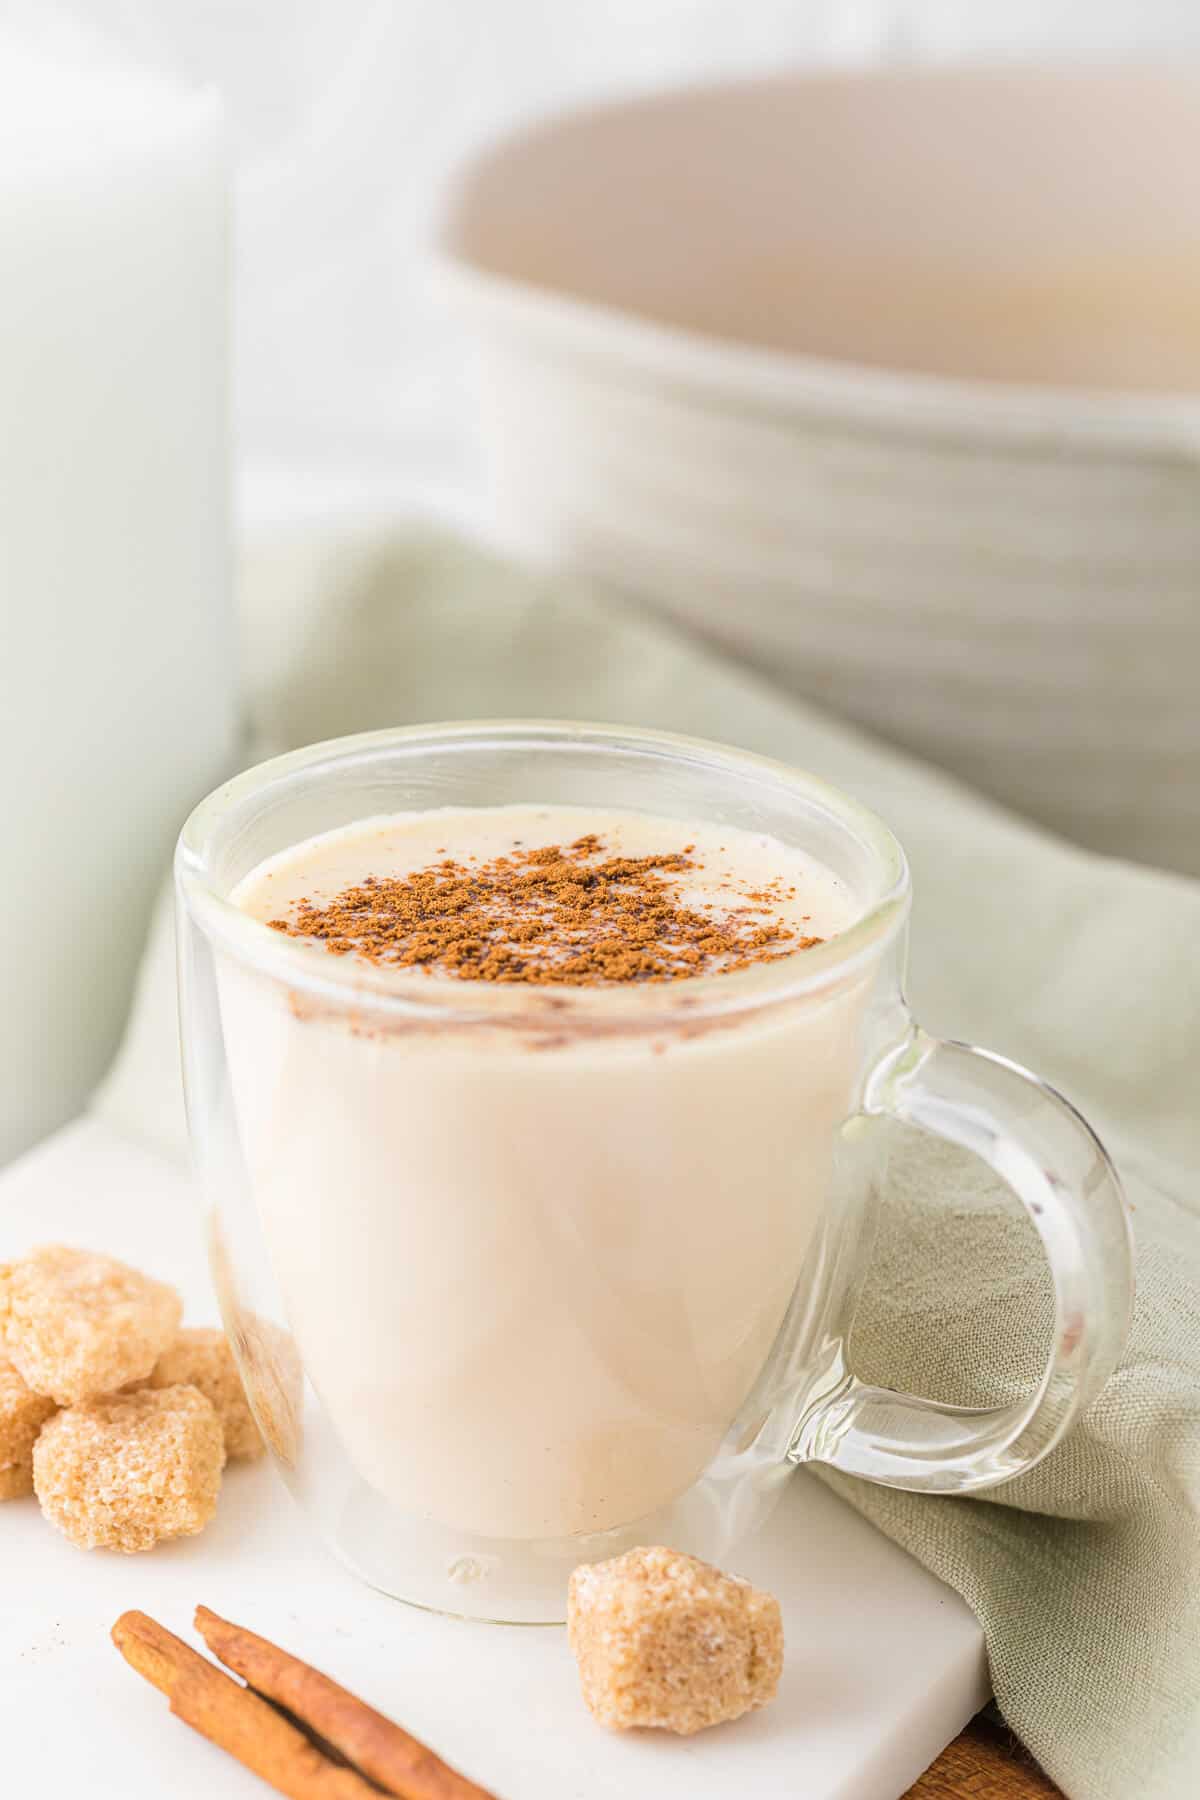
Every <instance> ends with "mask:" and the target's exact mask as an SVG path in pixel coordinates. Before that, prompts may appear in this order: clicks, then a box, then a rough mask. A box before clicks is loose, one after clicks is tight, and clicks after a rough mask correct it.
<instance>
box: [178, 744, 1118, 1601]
mask: <svg viewBox="0 0 1200 1800" xmlns="http://www.w3.org/2000/svg"><path fill="white" fill-rule="evenodd" d="M539 834H540V835H539ZM572 834H574V835H576V836H578V837H579V838H581V839H582V838H585V837H587V836H588V834H594V835H596V836H597V837H598V838H600V839H602V840H604V841H608V842H611V843H612V844H614V845H617V846H620V847H621V848H622V849H623V850H625V851H626V852H628V853H629V854H638V855H642V854H652V853H653V852H654V851H655V849H656V848H657V849H658V850H661V851H664V852H666V851H676V850H678V849H679V848H680V847H681V845H682V844H686V845H687V848H688V851H689V870H690V872H689V875H688V878H687V879H688V883H689V888H688V894H687V898H688V900H689V902H690V903H691V904H693V905H695V906H699V907H709V908H712V909H719V908H720V907H723V906H724V907H728V906H729V904H730V902H729V895H730V893H731V892H735V891H736V893H735V897H736V895H740V894H742V893H754V894H756V895H761V896H762V904H763V905H764V906H774V905H776V904H777V907H778V910H779V916H780V918H781V919H783V920H784V921H785V922H786V921H789V920H790V921H791V922H792V923H794V924H796V925H797V927H798V928H802V931H803V934H804V936H805V938H806V939H807V938H809V937H811V938H816V939H818V940H820V941H817V942H815V943H810V944H809V947H807V948H804V949H803V950H800V949H797V950H796V951H795V953H792V954H785V955H780V956H773V957H770V958H767V959H763V960H759V961H750V962H749V963H748V964H747V965H746V966H743V967H733V968H720V969H717V970H716V971H715V972H706V973H702V974H700V975H698V976H692V977H688V978H684V979H667V980H661V981H642V980H633V979H631V980H627V981H614V982H609V983H602V984H600V985H592V986H582V985H581V986H574V985H570V984H566V985H563V984H547V985H538V984H526V983H524V982H521V981H515V982H496V981H485V980H480V979H467V980H461V979H451V978H448V976H447V975H446V974H445V973H439V971H438V970H436V969H434V970H433V971H432V972H430V970H428V969H425V968H421V967H415V968H414V967H397V966H395V964H394V963H388V962H387V961H386V960H385V961H383V962H373V961H369V960H365V959H364V958H362V957H361V956H359V955H357V954H354V953H351V954H345V955H337V956H335V955H331V954H329V952H328V950H327V949H326V948H325V947H324V945H322V944H320V943H314V942H311V941H306V940H300V939H297V938H296V937H294V936H291V935H288V934H286V933H283V932H281V931H279V930H273V929H271V928H270V925H271V918H272V913H273V911H275V910H276V909H282V908H283V907H284V905H285V899H286V896H287V895H289V894H290V895H291V896H292V897H293V898H294V899H295V900H296V901H299V900H300V899H304V898H308V899H316V900H317V901H318V902H319V900H320V898H321V896H323V895H332V894H335V893H337V892H340V891H341V889H342V888H343V887H345V886H349V885H353V884H355V883H357V882H361V881H363V880H365V879H366V878H367V877H368V876H371V875H376V876H377V875H379V874H380V872H381V870H380V859H381V858H384V857H388V858H391V859H393V860H392V864H391V865H389V866H391V867H396V868H399V867H404V868H408V869H419V868H427V867H430V866H432V865H433V864H435V863H436V861H437V860H438V858H439V857H440V856H442V855H444V854H446V853H447V849H448V847H449V852H450V853H451V854H452V855H454V856H457V857H460V858H469V857H470V856H472V855H474V856H476V857H477V858H487V857H491V856H493V855H495V854H496V853H497V851H500V852H504V850H505V848H506V846H512V845H518V846H522V845H523V846H529V845H531V844H532V845H533V846H535V847H536V845H537V844H538V843H539V842H542V841H550V840H553V841H555V842H559V841H569V840H570V838H571V836H572ZM396 859H399V860H398V861H397V860H396ZM385 872H386V871H385ZM177 875H178V888H179V912H180V981H181V998H182V1016H183V1030H184V1039H185V1063H186V1078H187V1089H188V1111H189V1120H190V1126H191V1133H192V1138H193V1143H194V1146H195V1151H196V1156H197V1159H198V1164H199V1170H200V1176H201V1183H202V1193H203V1198H204V1205H205V1209H206V1223H207V1229H208V1233H209V1244H210V1252H211V1258H212V1267H213V1274H214V1279H215V1282H216V1286H217V1290H218V1294H219V1298H220V1302H221V1306H222V1310H223V1315H224V1319H225V1324H226V1328H227V1330H228V1332H229V1335H230V1338H231V1341H232V1343H233V1345H234V1348H235V1351H236V1353H237V1356H238V1360H239V1364H240V1367H241V1370H242V1375H243V1378H244V1380H245V1382H246V1386H247V1391H248V1393H249V1395H250V1400H251V1403H252V1405H253V1407H254V1410H255V1414H256V1416H257V1418H258V1420H259V1424H260V1426H261V1427H262V1430H263V1433H264V1436H265V1437H266V1439H267V1442H268V1444H269V1446H270V1448H271V1450H272V1453H273V1455H274V1457H275V1460H276V1462H277V1464H278V1466H279V1467H280V1469H281V1471H282V1473H283V1475H284V1477H285V1479H286V1481H287V1482H288V1485H289V1486H290V1487H291V1488H292V1490H293V1492H294V1493H295V1495H296V1497H297V1498H298V1499H299V1500H300V1502H301V1503H302V1505H303V1506H305V1507H306V1508H307V1509H308V1510H309V1511H310V1512H311V1514H312V1515H313V1516H314V1518H315V1520H316V1521H317V1524H318V1526H319V1528H320V1530H321V1531H322V1533H323V1535H324V1536H325V1538H326V1539H327V1540H328V1542H329V1543H330V1545H331V1546H332V1547H333V1549H334V1550H335V1551H336V1552H337V1554H338V1555H339V1556H340V1557H341V1558H342V1559H343V1560H344V1561H345V1562H346V1563H347V1564H348V1565H350V1566H351V1567H352V1568H353V1569H354V1570H356V1571H357V1572H358V1573H359V1574H360V1575H362V1576H363V1577H364V1578H365V1579H366V1580H367V1581H369V1582H371V1583H372V1584H373V1585H375V1586H377V1587H379V1588H382V1589H384V1590H385V1591H387V1592H389V1593H392V1594H395V1595H397V1596H399V1597H402V1598H404V1599H407V1600H411V1601H414V1602H417V1603H419V1604H421V1605H425V1606H433V1607H438V1608H441V1609H443V1610H446V1611H450V1612H456V1613H462V1614H467V1615H471V1616H475V1617H483V1618H492V1619H508V1620H526V1621H536V1620H554V1619H559V1618H561V1617H562V1616H563V1611H564V1605H565V1596H566V1581H567V1576H568V1574H569V1572H570V1571H571V1570H572V1569H573V1568H574V1567H576V1566H577V1565H578V1564H579V1563H582V1562H586V1561H588V1560H596V1559H599V1558H602V1557H607V1556H611V1555H614V1554H617V1553H619V1552H620V1551H621V1550H623V1549H626V1548H629V1547H630V1546H632V1545H634V1544H638V1543H656V1542H662V1543H669V1544H671V1545H673V1546H676V1547H678V1548H680V1549H684V1550H689V1551H692V1552H694V1553H695V1554H698V1555H700V1556H703V1557H705V1558H707V1559H709V1560H711V1561H714V1562H718V1563H720V1562H722V1561H724V1560H726V1558H727V1556H728V1552H729V1550H730V1548H731V1546H732V1544H733V1542H734V1540H735V1539H736V1538H737V1537H738V1536H740V1535H742V1534H744V1533H745V1532H746V1531H747V1530H748V1529H750V1528H752V1527H753V1526H754V1525H755V1524H756V1523H758V1522H759V1521H760V1520H761V1519H762V1518H763V1517H764V1516H765V1513H766V1511H767V1509H768V1508H769V1506H770V1505H771V1504H772V1502H773V1499H774V1498H775V1496H776V1495H777V1494H778V1492H779V1489H780V1486H781V1484H782V1481H783V1480H784V1479H785V1478H786V1476H787V1475H788V1473H789V1472H790V1471H791V1470H792V1469H793V1468H794V1467H795V1466H797V1465H798V1464H800V1463H803V1462H806V1461H811V1460H820V1461H825V1462H828V1463H831V1464H833V1465H834V1466H836V1467H837V1468H839V1469H843V1470H846V1471H848V1472H850V1473H853V1474H856V1475H859V1476H864V1477H866V1478H868V1479H872V1480H876V1481H882V1482H886V1483H890V1484H892V1485H895V1486H900V1487H906V1488H912V1489H921V1490H927V1491H933V1492H939V1493H947V1494H955V1493H965V1492H969V1491H972V1490H976V1489H979V1488H984V1487H987V1486H989V1485H991V1484H993V1483H996V1482H999V1481H1002V1480H1005V1479H1008V1478H1009V1477H1011V1476H1013V1475H1015V1474H1017V1473H1019V1472H1020V1471H1021V1470H1023V1469H1025V1468H1028V1467H1029V1466H1030V1465H1031V1464H1032V1463H1033V1462H1035V1461H1037V1460H1038V1459H1039V1458H1040V1457H1042V1456H1044V1455H1045V1454H1046V1452H1047V1451H1048V1450H1050V1449H1051V1448H1052V1447H1053V1445H1054V1444H1055V1443H1057V1442H1058V1440H1059V1439H1060V1438H1061V1436H1062V1434H1063V1433H1064V1431H1065V1430H1066V1429H1067V1427H1068V1425H1069V1424H1070V1422H1071V1421H1072V1419H1073V1418H1074V1417H1075V1416H1076V1414H1077V1413H1078V1412H1079V1410H1080V1409H1081V1407H1083V1406H1084V1405H1085V1404H1086V1403H1087V1401H1088V1400H1089V1398H1090V1397H1091V1396H1092V1395H1093V1394H1094V1393H1095V1392H1097V1391H1098V1388H1099V1386H1100V1385H1101V1384H1102V1383H1103V1381H1104V1380H1105V1379H1106V1377H1107V1375H1108V1373H1109V1371H1110V1370H1111V1368H1112V1366H1113V1364H1114V1362H1115V1360H1116V1358H1117V1356H1118V1354H1119V1352H1120V1349H1121V1346H1122V1344H1123V1342H1124V1337H1125V1333H1126V1328H1127V1321H1128V1315H1129V1308H1130V1303H1131V1293H1132V1261H1131V1255H1130V1247H1129V1238H1128V1228H1127V1222H1126V1211H1125V1205H1124V1201H1123V1198H1122V1194H1121V1190H1120V1186H1119V1183H1118V1180H1117V1177H1116V1174H1115V1172H1114V1170H1113V1168H1112V1166H1111V1164H1110V1162H1109V1160H1108V1157H1107V1155H1106V1154H1105V1151H1104V1149H1103V1148H1102V1146H1101V1145H1100V1143H1099V1142H1098V1140H1097V1138H1096V1137H1095V1135H1094V1133H1093V1132H1092V1131H1091V1130H1090V1128H1089V1127H1088V1125H1087V1124H1086V1123H1085V1122H1084V1121H1083V1120H1082V1119H1081V1118H1080V1117H1079V1115H1078V1114H1077V1113H1076V1112H1075V1111H1074V1110H1073V1108H1071V1107H1070V1106H1069V1105H1068V1103H1067V1102H1066V1101H1064V1100H1063V1099H1061V1098H1060V1097H1059V1096H1058V1095H1057V1094H1056V1093H1054V1092H1053V1091H1052V1090H1051V1089H1050V1088H1048V1087H1047V1086H1046V1085H1045V1084H1043V1083H1042V1082H1040V1081H1039V1080H1038V1079H1037V1078H1036V1077H1035V1076H1033V1075H1030V1074H1028V1073H1027V1072H1026V1071H1024V1070H1021V1069H1018V1068H1016V1067H1015V1066H1013V1065H1012V1064H1010V1063H1007V1062H1004V1061H1003V1060H1001V1059H999V1058H996V1057H993V1056H990V1055H988V1054H987V1053H986V1052H983V1051H979V1050H976V1049H973V1048H971V1047H969V1046H967V1045H965V1044H961V1043H955V1042H939V1041H937V1040H935V1039H932V1038H931V1037H929V1036H928V1035H926V1034H925V1033H924V1032H923V1031H922V1030H921V1029H920V1027H919V1026H917V1025H916V1024H915V1022H914V1021H913V1019H912V1016H911V1014H910V1013H909V1011H908V1009H907V1006H906V1004H905V1001H904V996H903V988H902V980H903V972H904V952H905V940H906V929H907V920H908V912H909V880H908V871H907V867H906V864H905V860H904V856H903V853H902V851H901V849H900V847H899V845H898V844H897V842H896V840H895V839H894V838H893V837H892V835H891V833H890V832H889V831H888V830H887V828H886V826H884V825H883V824H882V823H881V822H880V821H879V820H878V819H876V818H875V817H873V816H872V815H871V814H870V813H869V812H867V811H866V810H865V809H864V808H863V807H861V806H859V805H858V804H857V803H856V802H855V801H853V800H851V799H849V798H847V797H846V796H844V795H842V794H839V793H837V792H836V791H834V790H833V789H832V788H830V787H828V786H827V785H826V784H825V783H823V782H822V781H820V780H818V779H816V778H815V777H814V776H811V775H806V774H802V773H800V772H799V771H797V770H794V769H791V768H787V767H784V766H783V765H781V764H777V763H773V762H769V761H766V760H764V759H763V758H761V757H757V756H751V755H748V754H745V753H743V752H740V751H735V750H730V749H724V748H721V747H719V746H717V745H713V744H707V743H701V742H695V741H692V740H688V739H684V738H677V737H672V736H668V735H665V734H662V733H656V732H650V731H629V730H625V729H622V728H617V727H604V726H579V725H567V724H546V723H531V722H512V723H479V724H466V725H447V726H420V727H416V728H413V729H409V730H399V731H389V732H382V733H374V734H371V735H368V736H363V737H357V738H347V739H343V740H340V741H338V742H335V743H329V744H322V745H317V746H315V747H313V748H311V749H307V750H302V751H299V752H296V753H294V754H292V755H289V756H285V757H281V758H278V759H276V760H275V761H273V762H269V763H266V764H264V765H262V766H261V767H260V768H257V769H254V770H251V771H250V772H249V773H248V774H245V775H242V776H240V777H239V778H238V779H237V780H235V781H233V782H231V783H229V784H228V785H226V786H225V787H223V788H221V789H220V790H218V791H217V792H216V793H215V794H213V795H212V796H211V797H210V798H209V799H208V800H206V801H205V802H204V803H203V804H202V805H201V806H200V807H199V808H198V809H197V811H196V812H195V813H194V814H193V815H192V817H191V819H190V820H189V822H188V824H187V826H186V827H185V830H184V832H183V835H182V838H181V840H180V845H179V851H178V856H177ZM272 884H274V885H272ZM769 895H775V896H777V897H779V896H782V898H778V899H777V901H776V900H769V899H768V896H769ZM789 908H790V909H791V910H790V912H789V910H788V909H789ZM801 922H803V923H802V927H801ZM897 1120H900V1121H904V1122H907V1123H909V1124H911V1125H915V1126H917V1127H920V1128H922V1129H924V1130H927V1131H931V1132H934V1133H936V1134H938V1135H939V1136H941V1137H943V1138H945V1139H947V1140H949V1141H950V1142H952V1143H954V1144H957V1145H960V1146H962V1147H965V1148H966V1149H968V1150H970V1151H973V1152H975V1153H977V1154H978V1155H979V1156H981V1157H982V1158H983V1159H984V1161H985V1162H987V1163H989V1164H990V1165H991V1167H992V1168H993V1169H994V1170H995V1171H996V1172H997V1173H998V1174H999V1175H1001V1176H1002V1177H1003V1178H1004V1179H1005V1180H1006V1181H1007V1182H1008V1183H1009V1184H1010V1185H1011V1186H1012V1187H1013V1188H1014V1189H1015V1191H1016V1193H1017V1196H1018V1198H1019V1199H1020V1200H1021V1201H1022V1202H1023V1204H1024V1206H1025V1208H1026V1209H1027V1211H1028V1213H1029V1215H1030V1218H1031V1219H1032V1221H1033V1224H1034V1225H1035V1226H1036V1228H1037V1230H1038V1232H1039V1234H1040V1236H1041V1240H1042V1244H1043V1247H1044V1249H1045V1252H1046V1256H1047V1260H1048V1262H1049V1265H1050V1272H1051V1275H1052V1278H1053V1285H1054V1293H1055V1328H1054V1335H1053V1341H1052V1345H1051V1349H1050V1353H1049V1357H1048V1361H1047V1365H1046V1369H1045V1373H1044V1377H1043V1379H1042V1381H1041V1383H1040V1385H1039V1387H1038V1389H1037V1391H1036V1392H1035V1393H1033V1394H1032V1395H1030V1396H1028V1397H1024V1398H1021V1399H1019V1400H1017V1401H1014V1402H1012V1403H1011V1404H1008V1405H1004V1406H1000V1407H997V1408H995V1409H990V1410H989V1409H981V1410H970V1411H967V1410H964V1409H961V1408H953V1407H945V1406H942V1405H940V1404H937V1403H935V1402H933V1401H932V1400H929V1399H925V1398H922V1397H919V1396H912V1395H908V1394H904V1393H899V1392H895V1391H893V1390H891V1389H885V1388H879V1387H873V1386H870V1385H868V1384H867V1383H865V1382H863V1381H860V1380H859V1379H858V1378H857V1377H856V1376H855V1374H854V1372H853V1370H852V1368H851V1367H850V1365H849V1362H848V1358H847V1351H846V1342H847V1338H848V1335H849V1330H850V1324H851V1321H852V1319H853V1316H854V1311H855V1306H856V1302H857V1299H858V1295H859V1291H860V1288H861V1283H862V1276H863V1274H864V1271H865V1268H866V1264H867V1261H868V1257H869V1250H870V1245H871V1238H872V1224H873V1209H874V1207H875V1205H876V1203H877V1198H878V1196H879V1194H880V1192H881V1190H883V1189H885V1183H886V1150H887V1141H888V1135H889V1129H890V1127H891V1126H892V1124H893V1123H894V1122H895V1121H897ZM997 1355H999V1348H998V1350H997Z"/></svg>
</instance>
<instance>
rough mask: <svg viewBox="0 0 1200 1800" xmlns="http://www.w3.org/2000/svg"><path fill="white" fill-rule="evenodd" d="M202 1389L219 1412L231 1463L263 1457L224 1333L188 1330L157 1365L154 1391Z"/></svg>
mask: <svg viewBox="0 0 1200 1800" xmlns="http://www.w3.org/2000/svg"><path fill="white" fill-rule="evenodd" d="M181 1385H183V1386H187V1387H194V1388H199V1390H200V1392H201V1393H202V1394H203V1395H204V1396H205V1398H206V1399H207V1400H209V1401H211V1403H212V1405H213V1407H214V1408H215V1409H216V1414H217V1417H218V1418H219V1419H220V1421H221V1427H222V1430H223V1431H224V1433H225V1454H226V1456H227V1457H228V1458H229V1460H230V1462H233V1461H235V1460H246V1459H248V1458H250V1457H255V1456H261V1455H262V1453H263V1441H262V1438H261V1437H260V1435H259V1430H258V1426H257V1425H256V1424H255V1423H254V1417H253V1414H252V1413H251V1411H250V1406H249V1402H248V1401H247V1399H246V1390H245V1388H243V1386H242V1378H241V1376H240V1375H239V1374H238V1372H237V1364H236V1363H235V1362H234V1360H233V1351H232V1350H231V1349H230V1347H229V1340H228V1339H227V1338H226V1336H225V1333H224V1332H223V1331H213V1330H210V1329H208V1328H206V1327H202V1326H201V1327H188V1328H185V1329H184V1330H183V1331H181V1332H180V1333H179V1334H178V1336H177V1337H176V1339H175V1342H174V1343H173V1344H172V1345H171V1346H170V1348H169V1349H168V1350H165V1351H164V1352H163V1354H162V1355H161V1356H160V1357H159V1359H158V1361H157V1362H156V1363H155V1365H154V1371H153V1373H152V1374H151V1376H150V1381H149V1386H150V1387H151V1388H168V1387H179V1386H181Z"/></svg>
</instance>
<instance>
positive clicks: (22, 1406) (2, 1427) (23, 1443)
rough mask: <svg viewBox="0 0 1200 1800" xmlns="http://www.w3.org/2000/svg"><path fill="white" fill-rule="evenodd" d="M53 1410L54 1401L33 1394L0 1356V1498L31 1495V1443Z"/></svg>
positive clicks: (18, 1497) (15, 1498)
mask: <svg viewBox="0 0 1200 1800" xmlns="http://www.w3.org/2000/svg"><path fill="white" fill-rule="evenodd" d="M53 1411H54V1402H53V1400H47V1399H45V1398H44V1397H43V1396H42V1395H41V1394H35V1393H34V1392H33V1390H32V1389H31V1388H29V1387H27V1386H26V1384H25V1383H24V1381H22V1379H21V1377H20V1376H19V1375H18V1374H17V1371H16V1370H15V1369H14V1368H13V1366H12V1364H11V1363H10V1362H9V1361H8V1360H7V1358H6V1357H3V1356H0V1500H19V1499H21V1498H22V1496H23V1495H25V1494H32V1492H33V1446H34V1442H35V1440H36V1438H37V1434H38V1432H39V1431H40V1430H41V1429H42V1426H43V1425H44V1424H45V1423H46V1420H47V1419H48V1418H49V1417H50V1415H51V1413H52V1412H53Z"/></svg>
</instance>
